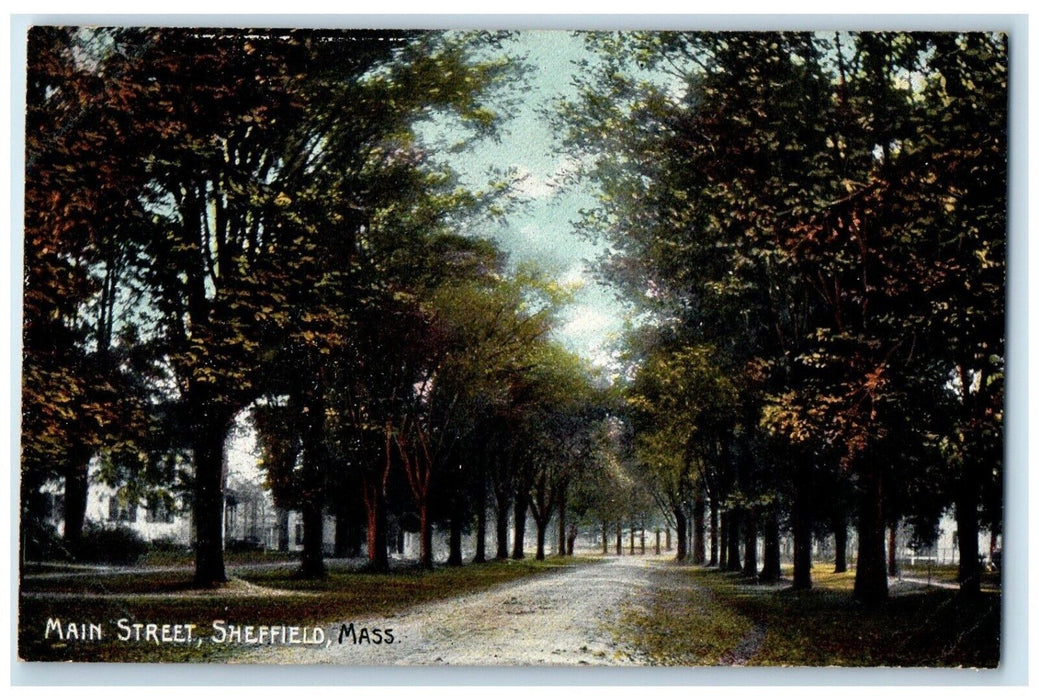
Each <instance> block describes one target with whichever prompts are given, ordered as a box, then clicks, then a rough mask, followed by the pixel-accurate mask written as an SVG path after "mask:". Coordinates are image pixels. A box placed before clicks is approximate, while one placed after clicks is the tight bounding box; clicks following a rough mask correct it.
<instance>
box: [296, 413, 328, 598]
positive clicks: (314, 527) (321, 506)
mask: <svg viewBox="0 0 1039 700" xmlns="http://www.w3.org/2000/svg"><path fill="white" fill-rule="evenodd" d="M307 408H308V409H309V410H308V411H307V417H308V420H307V425H306V432H305V434H306V442H305V444H304V448H303V493H302V499H301V500H302V502H301V504H300V511H301V513H300V514H301V516H302V518H303V556H302V559H301V561H300V575H301V576H303V577H304V578H321V577H323V576H324V575H325V552H324V547H325V543H324V539H325V518H324V510H325V475H326V473H327V469H328V451H327V448H326V442H325V405H324V402H323V401H322V400H321V399H320V398H314V397H313V396H311V397H308V401H307Z"/></svg>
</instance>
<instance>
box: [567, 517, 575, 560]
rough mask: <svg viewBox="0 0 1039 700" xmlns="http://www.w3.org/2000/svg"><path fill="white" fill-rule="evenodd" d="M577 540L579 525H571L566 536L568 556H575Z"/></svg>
mask: <svg viewBox="0 0 1039 700" xmlns="http://www.w3.org/2000/svg"><path fill="white" fill-rule="evenodd" d="M576 541H577V526H576V525H571V526H570V528H569V531H568V533H567V536H566V556H568V557H572V556H574V542H576Z"/></svg>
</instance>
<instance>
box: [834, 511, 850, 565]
mask: <svg viewBox="0 0 1039 700" xmlns="http://www.w3.org/2000/svg"><path fill="white" fill-rule="evenodd" d="M833 548H834V552H833V573H835V574H843V573H844V572H846V571H847V570H848V520H847V518H846V517H845V516H844V515H843V514H841V515H839V516H837V517H836V518H834V523H833Z"/></svg>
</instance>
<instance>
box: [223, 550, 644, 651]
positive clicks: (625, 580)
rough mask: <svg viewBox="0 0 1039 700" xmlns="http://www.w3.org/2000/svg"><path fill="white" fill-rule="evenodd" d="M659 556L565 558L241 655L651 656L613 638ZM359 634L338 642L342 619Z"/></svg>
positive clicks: (639, 594) (637, 597) (636, 600)
mask: <svg viewBox="0 0 1039 700" xmlns="http://www.w3.org/2000/svg"><path fill="white" fill-rule="evenodd" d="M652 562H653V558H650V557H645V558H643V557H623V558H617V559H611V560H609V561H608V562H605V563H601V564H592V565H583V566H572V567H566V568H564V569H562V570H560V571H559V572H558V573H552V574H547V575H544V576H539V577H537V578H534V579H525V580H522V581H517V582H512V583H508V584H505V585H503V586H499V587H497V588H495V589H492V590H490V591H484V592H482V593H476V594H472V595H468V596H463V597H461V598H456V599H453V600H450V601H442V602H437V603H431V604H426V605H420V606H417V607H415V608H413V609H411V610H408V611H405V612H402V613H400V614H398V615H396V616H393V617H384V618H378V619H374V618H373V619H364V620H362V619H358V620H342V621H341V622H340V623H337V624H335V625H334V626H330V627H327V628H326V635H327V637H328V638H329V641H330V644H328V645H327V646H323V647H284V646H280V647H262V648H260V649H258V650H256V651H255V652H253V653H251V654H248V655H247V656H244V657H242V658H240V659H239V661H241V662H242V663H290V664H322V663H328V664H347V665H363V666H368V665H384V664H406V665H420V664H457V665H528V664H533V665H642V664H645V663H646V660H645V659H643V658H640V655H639V654H638V652H636V651H635V650H634V649H632V648H631V647H630V646H628V645H627V644H626V643H625V642H624V640H623V639H618V638H616V637H615V634H614V631H613V630H614V629H615V623H616V621H617V619H618V617H619V615H620V613H621V611H622V610H623V609H624V607H625V606H627V605H637V604H638V603H639V601H640V598H641V597H642V596H644V595H646V594H647V593H648V591H649V590H650V589H651V587H652V585H653V577H654V576H653V574H654V570H653V568H652ZM351 623H352V624H353V630H354V636H350V635H347V636H346V637H345V639H344V641H343V643H340V642H339V630H340V624H346V625H350V624H351ZM376 628H377V629H379V630H380V635H379V636H380V637H384V636H385V630H387V628H389V629H390V630H392V632H391V634H392V636H393V639H394V641H393V643H392V644H385V643H382V644H372V643H364V642H359V643H356V644H355V643H353V639H354V638H356V636H357V635H360V634H361V630H362V629H366V630H368V635H369V637H372V636H373V635H372V630H374V629H376Z"/></svg>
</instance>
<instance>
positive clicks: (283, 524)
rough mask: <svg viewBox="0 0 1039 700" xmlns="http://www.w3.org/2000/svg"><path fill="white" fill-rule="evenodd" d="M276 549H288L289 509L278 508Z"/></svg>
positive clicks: (284, 550) (280, 550)
mask: <svg viewBox="0 0 1039 700" xmlns="http://www.w3.org/2000/svg"><path fill="white" fill-rule="evenodd" d="M277 513H278V551H279V552H287V551H289V511H288V509H287V508H278V510H277Z"/></svg>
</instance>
